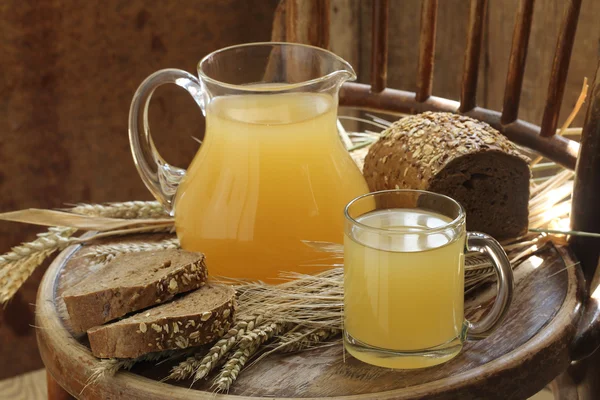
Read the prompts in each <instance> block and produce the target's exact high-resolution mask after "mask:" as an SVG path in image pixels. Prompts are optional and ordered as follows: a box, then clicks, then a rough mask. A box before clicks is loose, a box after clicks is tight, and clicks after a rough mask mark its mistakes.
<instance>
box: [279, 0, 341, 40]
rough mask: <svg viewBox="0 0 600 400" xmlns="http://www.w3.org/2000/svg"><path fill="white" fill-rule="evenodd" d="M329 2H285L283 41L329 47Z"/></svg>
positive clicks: (299, 0) (321, 0)
mask: <svg viewBox="0 0 600 400" xmlns="http://www.w3.org/2000/svg"><path fill="white" fill-rule="evenodd" d="M329 4H330V0H285V10H284V11H282V10H279V9H278V11H277V12H278V13H281V12H284V13H285V41H287V42H294V43H304V44H310V45H313V46H318V47H322V48H325V49H326V48H328V47H329V25H330V24H329V18H330V14H329V9H330V8H329Z"/></svg>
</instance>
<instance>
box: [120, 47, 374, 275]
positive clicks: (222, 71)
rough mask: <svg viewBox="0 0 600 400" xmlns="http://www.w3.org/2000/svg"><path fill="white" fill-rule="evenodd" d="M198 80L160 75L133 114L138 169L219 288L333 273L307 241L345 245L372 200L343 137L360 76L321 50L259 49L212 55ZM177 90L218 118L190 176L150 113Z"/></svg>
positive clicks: (176, 73) (209, 125) (139, 95)
mask: <svg viewBox="0 0 600 400" xmlns="http://www.w3.org/2000/svg"><path fill="white" fill-rule="evenodd" d="M198 76H199V78H196V77H195V76H193V75H191V74H189V73H188V72H185V71H182V70H178V69H166V70H162V71H158V72H156V73H154V74H152V75H150V76H149V77H148V78H147V79H146V80H145V81H144V82H143V83H142V84H141V85H140V87H139V88H138V90H137V92H136V93H135V95H134V98H133V101H132V104H131V109H130V114H129V140H130V143H131V150H132V153H133V158H134V161H135V164H136V166H137V169H138V171H139V173H140V175H141V177H142V180H143V181H144V183H145V184H146V186H147V187H148V189H150V191H151V192H152V193H153V194H154V196H155V197H156V198H157V199H158V200H159V201H160V202H161V203H162V204H163V205H164V206H165V207H166V208H167V210H169V211H170V212H171V214H172V215H174V216H175V229H176V232H177V236H178V237H179V240H180V242H181V246H182V248H184V249H186V250H190V251H198V252H202V253H204V254H205V255H206V258H207V265H208V268H209V272H210V274H211V275H215V276H224V277H232V278H247V279H251V280H262V281H266V282H273V281H274V280H275V279H277V277H278V275H279V272H280V271H295V272H301V273H315V272H318V271H321V270H323V269H325V268H327V267H329V266H331V265H332V263H333V262H334V261H331V260H329V259H327V258H324V254H323V253H320V252H318V251H317V250H315V249H314V247H311V246H309V245H307V244H306V243H305V241H326V242H335V243H342V242H343V234H344V217H343V210H344V206H345V205H346V204H347V203H348V202H349V201H350V200H352V199H353V198H355V197H357V196H359V195H361V194H365V193H367V192H368V187H367V184H366V183H365V181H364V179H363V177H362V174H361V173H360V171H359V169H358V168H357V166H356V165H355V164H354V162H353V160H352V159H351V157H350V156H349V154H348V152H347V151H346V149H345V147H344V145H343V144H342V142H341V140H340V139H339V136H338V133H337V127H336V121H337V104H338V91H339V89H340V87H341V85H342V84H343V83H344V82H345V81H347V80H349V79H351V80H354V79H355V78H356V75H355V73H354V71H353V69H352V67H351V66H350V65H349V64H348V63H347V62H346V61H344V60H343V59H341V58H340V57H338V56H336V55H335V54H333V53H331V52H329V51H326V50H323V49H321V48H317V47H312V46H307V45H301V44H292V43H271V42H270V43H251V44H244V45H239V46H233V47H228V48H225V49H222V50H218V51H215V52H214V53H212V54H209V55H208V56H206V57H205V58H204V59H202V61H200V63H199V64H198ZM165 83H175V84H176V85H178V86H180V87H182V88H184V89H185V90H187V91H188V93H190V94H191V95H192V97H193V98H194V100H195V101H196V103H197V104H198V105H199V106H200V109H201V110H202V112H203V113H204V115H205V117H206V132H205V138H204V141H203V143H202V145H201V147H200V150H199V151H198V153H197V154H196V156H195V158H194V160H193V161H192V163H191V165H190V166H189V168H188V170H187V171H185V170H183V169H181V168H177V167H173V166H171V165H169V164H168V163H166V162H165V161H164V160H163V159H162V157H161V156H160V155H159V153H158V152H157V150H156V148H155V147H154V144H153V142H152V138H151V136H150V129H149V127H148V104H149V101H150V97H151V96H152V92H153V91H154V90H155V89H156V88H157V87H158V86H160V85H162V84H165Z"/></svg>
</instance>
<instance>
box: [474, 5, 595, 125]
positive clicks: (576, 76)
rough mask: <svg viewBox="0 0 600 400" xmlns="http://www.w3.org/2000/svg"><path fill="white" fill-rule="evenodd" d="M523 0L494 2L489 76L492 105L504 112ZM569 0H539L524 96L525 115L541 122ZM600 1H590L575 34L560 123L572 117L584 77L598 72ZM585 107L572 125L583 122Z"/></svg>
mask: <svg viewBox="0 0 600 400" xmlns="http://www.w3.org/2000/svg"><path fill="white" fill-rule="evenodd" d="M518 4H519V0H503V1H498V0H490V2H489V5H488V11H489V12H488V16H489V20H490V22H489V24H490V26H489V28H488V33H489V43H488V46H489V50H488V52H487V54H488V58H489V73H488V78H487V89H488V96H487V99H486V100H487V102H486V103H485V104H484V105H485V106H486V107H488V108H491V109H493V110H501V109H502V107H503V97H502V94H503V93H504V89H505V83H506V77H507V74H508V63H509V54H510V48H511V37H512V29H513V26H514V25H513V22H512V21H513V20H514V13H515V10H517V9H518ZM565 4H566V2H565V1H564V0H536V1H535V7H534V13H533V21H532V25H531V34H530V39H529V50H528V53H527V64H526V66H525V75H524V79H523V87H522V92H521V97H520V110H519V118H520V119H522V120H524V121H529V122H531V123H533V124H536V125H540V124H541V121H542V115H543V112H544V106H545V99H546V95H547V91H548V83H549V81H550V74H551V67H552V58H553V53H554V50H555V46H556V39H557V36H558V32H559V28H560V22H561V19H562V17H563V12H564V6H565ZM599 13H600V2H598V1H584V2H583V4H582V8H581V13H580V16H579V26H578V28H577V34H576V36H575V45H574V47H573V52H572V54H571V57H572V61H571V64H570V66H569V74H568V77H567V83H566V87H565V91H564V96H563V101H562V106H561V112H560V117H559V120H558V122H559V124H558V125H559V126H561V125H562V123H563V121H564V120H565V118H566V117H567V116H568V115H569V113H570V112H571V110H572V109H573V106H574V105H575V102H576V101H577V97H578V96H579V93H580V91H581V84H582V82H583V78H584V77H588V79H590V80H591V78H592V77H593V76H594V72H595V69H596V57H597V54H598V45H599V43H600V30H599V29H598V27H597V22H596V20H597V17H595V16H597V15H599ZM585 107H587V106H584V108H583V109H582V111H581V112H580V113H579V114H578V115H577V118H576V119H575V120H574V122H573V125H572V126H582V125H583V120H584V118H585Z"/></svg>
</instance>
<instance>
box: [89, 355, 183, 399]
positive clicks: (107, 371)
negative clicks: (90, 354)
mask: <svg viewBox="0 0 600 400" xmlns="http://www.w3.org/2000/svg"><path fill="white" fill-rule="evenodd" d="M186 353H189V350H165V351H159V352H154V353H148V354H144V355H142V356H140V357H138V358H107V359H102V360H100V361H99V362H98V363H97V364H96V365H95V366H94V368H93V369H92V374H91V375H90V377H89V378H88V381H87V383H86V385H85V387H84V388H83V389H82V390H81V392H82V393H83V391H84V390H85V389H86V388H87V387H88V386H90V385H94V384H96V383H97V382H98V381H99V380H100V379H103V378H106V377H111V376H114V375H115V374H116V373H117V372H119V371H120V370H130V369H131V368H133V366H134V365H135V364H137V363H140V362H144V361H157V360H161V359H164V358H170V357H178V356H181V355H183V354H186Z"/></svg>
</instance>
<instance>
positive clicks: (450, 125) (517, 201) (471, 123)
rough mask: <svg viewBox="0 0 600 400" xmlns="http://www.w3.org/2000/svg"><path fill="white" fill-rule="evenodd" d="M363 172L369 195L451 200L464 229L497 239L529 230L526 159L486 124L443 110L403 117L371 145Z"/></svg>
mask: <svg viewBox="0 0 600 400" xmlns="http://www.w3.org/2000/svg"><path fill="white" fill-rule="evenodd" d="M363 174H364V176H365V179H366V180H367V183H368V185H369V189H370V190H372V191H378V190H386V189H420V190H429V191H432V192H437V193H441V194H445V195H447V196H450V197H452V198H453V199H455V200H456V201H458V202H459V203H461V204H462V206H463V207H464V208H465V210H466V213H467V229H468V230H471V231H480V232H485V233H488V234H490V235H492V236H494V237H495V238H496V239H505V238H511V237H517V236H519V235H521V234H523V233H525V232H526V230H527V224H528V215H529V209H528V205H529V179H530V176H531V173H530V170H529V164H528V160H527V158H526V157H524V156H522V155H521V154H520V153H519V152H518V151H517V149H516V147H515V146H514V145H513V144H512V143H511V142H510V141H509V140H508V139H507V138H506V137H504V136H503V135H502V134H500V132H498V131H497V130H495V129H494V128H492V127H491V126H489V125H488V124H486V123H485V122H481V121H478V120H476V119H473V118H469V117H466V116H463V115H457V114H450V113H441V112H436V113H434V112H425V113H423V114H419V115H413V116H409V117H406V118H403V119H401V120H399V121H397V122H395V123H393V124H392V125H391V126H390V127H389V128H388V129H386V130H385V131H384V132H383V133H382V137H381V138H380V139H379V140H378V141H377V142H376V143H375V144H373V146H371V148H370V149H369V153H368V154H367V156H366V158H365V164H364V169H363Z"/></svg>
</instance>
